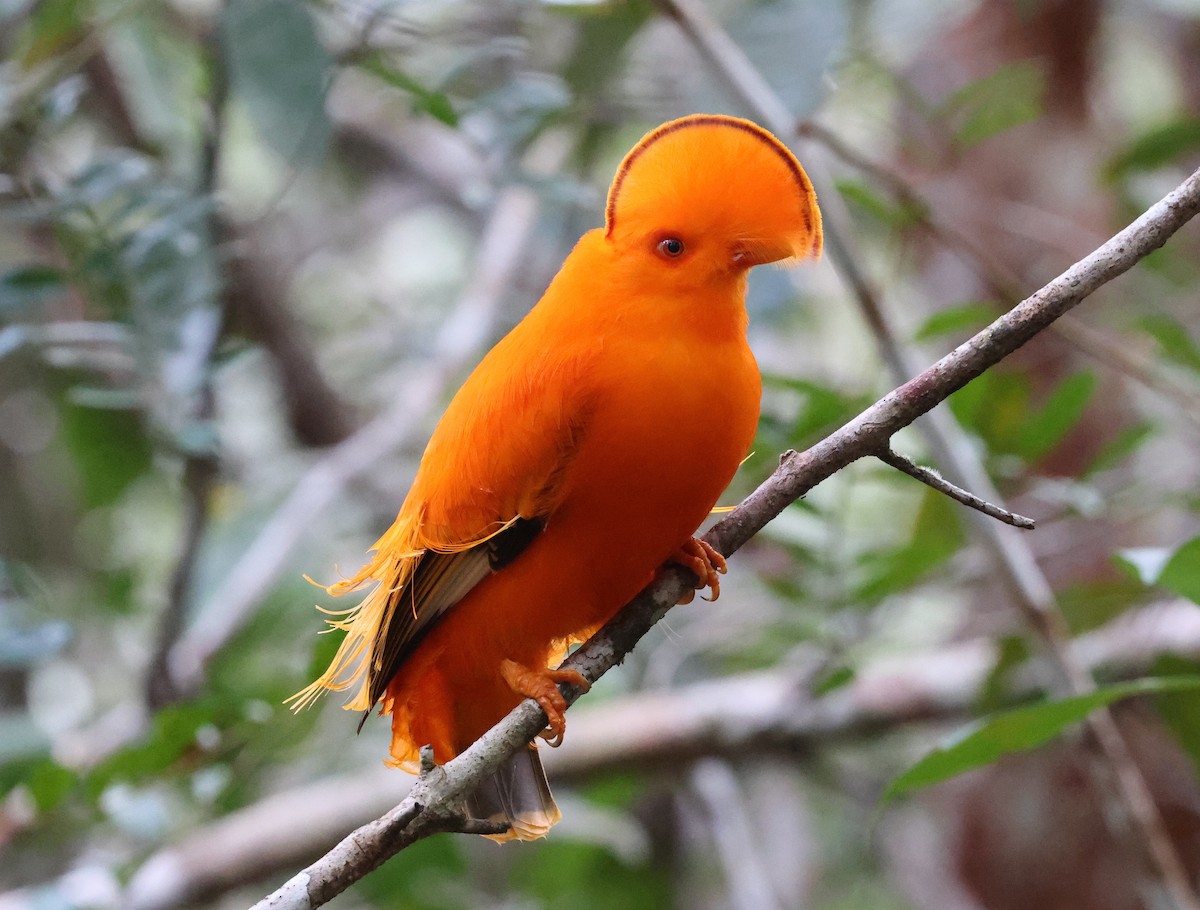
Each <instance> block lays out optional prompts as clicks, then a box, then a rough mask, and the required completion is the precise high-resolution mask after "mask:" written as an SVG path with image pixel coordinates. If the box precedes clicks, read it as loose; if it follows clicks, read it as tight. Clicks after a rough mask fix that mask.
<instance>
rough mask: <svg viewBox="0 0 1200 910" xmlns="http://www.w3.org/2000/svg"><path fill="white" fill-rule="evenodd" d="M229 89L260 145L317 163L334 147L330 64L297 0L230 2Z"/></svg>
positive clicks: (224, 25)
mask: <svg viewBox="0 0 1200 910" xmlns="http://www.w3.org/2000/svg"><path fill="white" fill-rule="evenodd" d="M220 38H221V47H222V50H223V52H224V55H225V60H226V63H227V65H228V67H229V77H230V79H229V81H230V88H231V91H232V93H233V95H234V96H235V97H237V98H238V99H239V100H240V101H241V102H242V103H243V104H245V106H246V109H247V111H248V112H249V114H250V120H251V122H253V124H254V127H255V129H256V130H257V131H258V133H259V135H260V136H261V137H262V138H263V140H264V141H265V142H266V143H267V144H268V145H270V146H271V147H272V148H273V149H275V151H277V152H279V154H281V155H283V156H284V157H285V158H286V159H287V160H288V161H291V162H295V163H300V164H316V163H318V162H319V161H320V160H321V158H322V157H323V156H324V154H325V150H326V148H327V147H328V144H329V137H330V132H331V130H330V125H329V118H328V116H327V115H326V113H325V89H326V85H327V81H328V78H329V72H330V69H331V63H332V61H331V60H330V57H329V54H328V52H327V51H326V50H325V48H324V47H322V45H321V43H320V42H319V41H318V40H317V31H316V27H315V25H314V23H313V20H312V16H311V15H310V14H309V11H308V8H307V7H306V6H305V4H303V3H297V2H295V0H233V2H231V3H230V4H229V6H228V7H226V8H225V11H224V12H223V13H222V14H221V21H220Z"/></svg>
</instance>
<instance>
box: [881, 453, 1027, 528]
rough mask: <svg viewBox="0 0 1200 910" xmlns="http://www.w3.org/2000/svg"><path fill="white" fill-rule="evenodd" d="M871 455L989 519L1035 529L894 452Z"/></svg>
mask: <svg viewBox="0 0 1200 910" xmlns="http://www.w3.org/2000/svg"><path fill="white" fill-rule="evenodd" d="M872 454H873V455H874V456H875V457H876V458H878V459H879V460H880V461H882V462H883V463H884V464H886V465H891V466H892V467H893V468H895V469H896V470H897V471H901V472H903V473H905V474H907V475H908V476H909V477H913V478H916V479H917V480H919V481H921V483H923V484H925V485H926V486H927V487H930V488H931V489H934V490H937V491H938V492H939V493H944V494H946V495H947V496H949V497H950V498H951V499H953V500H954V501H955V502H961V503H962V504H963V505H964V506H968V507H969V508H972V509H975V510H976V511H979V512H982V513H983V514H984V515H987V516H988V517H990V518H995V519H997V520H998V521H1002V522H1004V523H1005V524H1009V525H1012V526H1013V527H1014V528H1022V529H1024V530H1026V531H1032V530H1033V529H1034V527H1035V524H1034V521H1033V519H1032V518H1026V517H1025V516H1024V515H1018V514H1016V513H1015V512H1010V511H1008V509H1002V508H1000V506H995V505H992V504H991V503H990V502H988V501H987V500H985V499H980V498H979V497H978V496H976V495H975V494H974V493H969V492H967V491H966V490H964V489H963V488H962V487H958V486H955V485H954V484H952V483H951V482H950V481H948V480H947V479H946V478H945V477H943V476H942V475H941V474H939V473H938V472H937V471H933V470H930V469H929V468H923V467H921V466H920V465H919V464H917V463H915V462H913V461H910V460H909V459H907V458H905V457H904V456H903V455H900V454H898V453H896V452H894V451H893V450H892V449H891V448H886V449H880V450H879V451H878V452H873V453H872Z"/></svg>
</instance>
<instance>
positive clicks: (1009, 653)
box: [975, 635, 1029, 712]
mask: <svg viewBox="0 0 1200 910" xmlns="http://www.w3.org/2000/svg"><path fill="white" fill-rule="evenodd" d="M1028 659H1029V643H1028V642H1027V641H1026V640H1025V639H1024V638H1022V637H1021V636H1019V635H1005V636H1004V637H1003V638H1001V639H1000V653H999V654H997V655H996V663H995V664H994V665H993V666H992V669H991V672H990V673H988V675H987V679H985V680H984V681H983V686H982V688H981V689H980V692H979V698H978V699H977V701H976V703H975V707H976V710H978V711H980V712H985V711H995V710H996V709H997V708H998V707H999V706H1000V705H1001V704H1003V703H1004V702H1006V701H1007V702H1011V700H1012V699H1011V696H1010V694H1009V683H1010V682H1011V679H1012V675H1013V671H1014V670H1016V669H1017V668H1018V667H1020V666H1022V665H1024V663H1025V661H1027V660H1028Z"/></svg>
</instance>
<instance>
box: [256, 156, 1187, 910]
mask: <svg viewBox="0 0 1200 910" xmlns="http://www.w3.org/2000/svg"><path fill="white" fill-rule="evenodd" d="M1197 212H1200V171H1197V172H1196V173H1194V174H1192V176H1191V177H1189V178H1188V179H1187V180H1186V181H1184V183H1183V184H1181V185H1180V186H1179V187H1177V188H1176V189H1175V190H1173V191H1172V192H1171V193H1169V194H1168V195H1167V196H1166V197H1164V198H1163V199H1162V200H1160V201H1159V202H1157V203H1155V204H1154V205H1153V206H1151V207H1150V209H1149V210H1147V211H1146V212H1145V213H1144V214H1143V215H1141V216H1140V217H1139V218H1138V219H1137V220H1136V221H1134V222H1133V223H1132V224H1131V225H1129V226H1128V227H1127V228H1125V229H1124V230H1123V231H1121V232H1120V233H1118V234H1117V235H1116V236H1114V237H1113V238H1112V239H1110V240H1109V241H1108V242H1107V243H1105V244H1103V245H1102V246H1101V247H1100V248H1099V249H1097V250H1096V251H1094V252H1093V253H1092V254H1091V255H1089V256H1087V257H1086V258H1084V259H1082V260H1081V261H1079V262H1077V263H1076V264H1075V265H1073V266H1071V267H1070V268H1069V269H1067V270H1066V271H1065V272H1063V274H1061V275H1060V276H1058V277H1057V278H1055V279H1054V280H1053V281H1051V282H1050V283H1049V284H1047V285H1046V286H1045V287H1043V288H1042V289H1041V290H1039V291H1038V292H1037V293H1035V294H1033V295H1032V296H1030V297H1028V298H1026V299H1025V300H1023V301H1022V302H1021V303H1020V304H1018V305H1017V306H1015V307H1014V308H1013V309H1012V310H1010V311H1009V312H1008V313H1006V314H1005V315H1004V316H1002V317H1001V318H1000V319H997V320H996V321H995V322H994V323H992V324H991V325H990V326H988V327H987V328H986V329H984V330H983V331H982V332H980V333H979V334H977V335H976V336H975V337H973V338H971V339H970V340H969V341H966V342H964V343H963V344H961V345H959V347H958V348H956V349H955V350H954V351H952V352H951V353H949V354H947V355H946V356H945V357H943V358H942V359H941V360H939V361H938V362H937V363H935V364H934V365H933V366H931V367H929V368H928V369H927V370H925V371H924V372H922V373H920V374H919V375H917V376H915V377H914V378H912V379H910V380H909V381H908V382H906V383H904V384H903V385H902V386H900V387H899V388H897V389H895V390H894V391H892V392H891V393H889V394H888V395H886V396H885V397H884V398H882V399H880V400H879V401H878V402H876V403H875V404H874V405H872V406H871V407H870V408H868V409H867V410H865V411H863V412H862V413H861V414H859V415H858V417H856V418H854V419H853V420H851V421H850V422H849V423H847V424H846V425H845V426H843V427H842V428H841V429H839V430H837V431H835V432H834V433H832V434H831V435H829V436H828V437H826V438H825V439H823V440H822V441H821V442H819V443H817V444H816V445H815V446H813V447H812V448H810V449H808V450H807V451H806V452H803V453H799V454H792V455H790V456H789V457H785V458H784V459H783V460H782V463H781V464H780V466H779V468H778V469H777V470H776V471H775V472H774V473H773V474H772V475H771V477H770V478H768V480H767V481H766V482H764V483H763V484H762V485H761V486H760V487H759V488H758V489H757V490H755V491H754V493H752V494H751V495H750V496H749V497H747V499H746V500H745V501H744V502H743V503H742V504H741V505H740V506H739V507H738V508H737V509H735V510H734V511H733V512H731V513H730V514H729V515H728V516H726V517H725V518H724V519H723V520H722V521H721V522H719V523H718V524H717V525H715V526H714V527H713V528H712V530H711V531H709V533H708V534H707V535H705V539H706V540H707V541H708V542H709V543H710V544H712V545H713V546H714V547H716V548H717V549H718V550H719V551H720V552H722V553H725V554H727V555H728V554H730V553H732V552H734V551H735V550H737V549H738V548H739V547H741V546H742V545H743V544H744V543H746V541H748V540H749V539H750V538H751V537H753V536H754V535H755V534H756V533H757V532H758V531H760V530H761V529H762V528H763V527H764V526H765V525H766V524H767V523H768V522H769V521H771V519H773V518H774V517H775V516H777V515H778V514H779V513H780V512H782V511H783V510H784V509H785V508H787V506H788V505H790V504H791V503H792V502H794V501H796V500H797V499H799V498H800V497H801V496H803V495H804V494H805V493H807V492H808V491H809V490H811V489H812V488H813V487H814V486H816V485H817V484H818V483H820V482H821V481H822V480H825V479H826V478H828V477H830V476H832V475H833V474H835V473H836V472H837V471H839V470H841V469H842V468H844V467H845V466H846V465H848V464H850V463H851V462H853V461H856V460H858V459H859V458H862V457H864V456H867V455H871V454H873V453H874V452H876V451H878V450H879V449H880V448H882V447H884V446H886V445H888V442H889V440H890V439H891V437H892V436H893V435H894V434H895V433H896V432H897V431H898V430H900V429H901V428H903V427H905V426H908V425H909V424H911V423H912V422H913V421H914V420H916V419H917V418H918V417H919V416H921V415H922V414H925V413H926V412H928V411H930V410H931V409H932V408H934V407H935V406H936V405H937V404H939V403H941V402H942V401H944V400H945V399H946V398H947V397H949V396H950V395H951V394H952V393H953V392H955V391H957V390H958V389H960V388H962V387H963V386H964V385H966V384H967V383H968V382H970V381H971V380H972V379H974V378H975V377H976V376H978V375H979V374H980V373H982V372H983V371H984V370H986V369H988V368H989V367H991V366H993V365H995V364H996V363H999V362H1000V361H1001V360H1002V359H1003V358H1005V357H1006V356H1008V355H1009V354H1011V353H1012V352H1013V351H1015V350H1016V349H1017V348H1019V347H1020V346H1021V345H1023V344H1024V343H1025V342H1026V341H1028V340H1029V339H1030V338H1032V337H1034V336H1035V335H1036V334H1037V333H1038V332H1040V331H1042V330H1044V329H1045V328H1046V327H1048V326H1049V325H1050V324H1051V323H1053V322H1054V320H1056V319H1057V318H1059V317H1060V316H1061V315H1062V314H1063V313H1065V312H1067V311H1068V310H1070V309H1071V308H1072V307H1074V306H1076V305H1078V304H1079V303H1080V302H1081V301H1082V300H1083V299H1084V298H1085V297H1087V295H1088V294H1090V293H1092V292H1093V291H1095V290H1096V289H1097V288H1100V287H1102V286H1103V285H1104V284H1106V283H1107V282H1109V281H1112V280H1113V279H1114V278H1116V277H1118V276H1119V275H1121V274H1123V273H1124V272H1126V271H1128V270H1129V269H1130V268H1132V267H1133V266H1134V265H1135V264H1136V263H1137V262H1138V261H1140V260H1141V259H1142V258H1143V257H1145V256H1146V255H1148V254H1149V253H1150V252H1152V251H1153V250H1156V249H1158V248H1159V247H1160V246H1162V245H1163V244H1164V243H1165V242H1166V241H1167V239H1168V238H1169V237H1170V236H1171V235H1172V234H1174V233H1175V231H1177V230H1178V229H1179V228H1180V227H1182V226H1183V225H1184V224H1185V223H1186V222H1187V221H1188V220H1189V219H1191V218H1192V217H1193V216H1195V215H1196V213H1197ZM690 589H691V581H690V577H689V576H688V573H686V572H685V570H683V569H682V568H679V567H667V568H665V569H664V570H663V571H662V572H661V573H660V576H659V578H658V579H657V580H656V581H655V582H654V583H653V584H652V585H650V587H648V588H647V589H646V590H645V591H643V592H642V593H641V594H640V595H639V596H638V597H637V598H635V599H634V600H633V601H632V602H631V603H630V604H628V605H627V606H626V607H625V608H624V609H622V610H621V611H620V612H619V613H618V614H617V615H616V616H615V617H614V618H613V619H612V620H611V621H610V622H609V623H607V624H606V625H605V626H604V628H602V629H601V630H600V631H599V632H597V633H596V634H595V635H594V636H592V638H591V639H590V640H589V641H588V642H587V643H586V644H585V645H584V646H583V647H582V648H580V649H579V650H578V651H577V652H575V653H574V654H573V655H571V657H569V658H568V659H567V660H566V661H565V663H564V666H565V667H570V668H573V669H575V670H578V671H580V672H581V673H582V674H583V676H584V677H585V678H586V679H588V680H589V681H591V682H594V681H595V680H597V679H598V678H599V677H600V676H602V675H603V674H604V673H605V672H606V671H608V670H609V669H611V668H612V667H613V666H615V665H616V664H617V663H620V662H621V660H623V659H624V657H625V655H626V654H628V653H629V651H630V650H631V649H632V648H633V646H634V645H635V644H636V643H637V641H638V640H639V639H640V638H641V637H642V636H643V635H645V634H646V632H647V631H649V629H650V628H651V627H652V626H653V625H654V624H655V623H656V622H657V621H658V620H659V619H661V618H662V617H663V616H664V615H665V614H666V612H667V611H668V610H669V609H670V608H671V607H672V606H673V605H674V604H675V603H676V602H678V601H679V599H680V598H681V597H682V596H683V595H684V594H685V592H686V591H688V590H690ZM563 694H564V696H565V698H566V699H567V701H568V703H570V702H573V701H574V700H575V697H576V696H575V692H574V691H573V690H572V689H571V688H570V687H567V689H566V690H565V691H564V693H563ZM544 725H545V715H544V714H543V713H542V711H541V709H540V708H538V707H537V705H536V704H535V703H534V702H532V701H528V700H527V701H525V702H522V703H521V704H520V705H519V706H517V708H515V709H514V710H513V712H512V713H511V714H509V716H508V717H506V718H505V719H504V720H503V721H501V722H500V723H499V724H497V725H496V726H495V727H493V728H492V729H491V730H490V731H488V732H487V733H486V734H484V736H483V737H481V738H480V739H479V740H478V741H477V742H476V743H475V744H474V745H472V746H471V747H470V748H469V749H467V750H466V751H465V752H463V753H462V754H461V755H460V756H458V757H457V758H456V759H454V760H453V761H451V762H448V763H447V764H446V765H444V766H442V771H443V772H444V777H442V778H441V779H440V780H438V781H437V782H434V783H427V782H426V781H424V780H418V782H417V783H416V785H414V787H413V791H412V793H410V795H409V797H408V799H406V800H405V801H404V802H403V803H401V804H400V805H399V806H397V808H396V809H395V810H394V811H393V812H391V813H389V814H388V815H387V816H385V817H384V818H382V819H379V820H378V821H376V822H372V823H370V824H368V825H364V826H363V827H362V828H360V829H358V831H356V832H354V834H352V835H350V837H348V838H346V839H345V840H344V841H342V842H341V843H340V844H339V845H338V846H337V847H335V848H334V849H333V850H332V851H330V852H329V853H328V854H326V856H325V857H323V858H322V859H320V860H318V861H317V862H316V863H314V864H312V865H311V866H309V867H308V868H307V869H305V870H304V871H302V872H301V873H299V875H297V876H296V877H294V878H293V879H291V880H290V881H289V882H288V883H287V884H285V885H284V886H283V888H281V889H280V890H279V891H278V892H276V893H274V894H272V895H270V896H269V897H267V898H264V900H263V901H262V902H260V903H259V904H258V905H256V908H258V910H265V908H273V910H282V908H295V910H301V908H303V910H310V908H312V907H318V906H321V905H322V904H323V903H325V902H326V901H328V900H329V899H330V898H332V897H333V896H334V895H336V894H338V893H340V892H341V891H342V890H344V888H346V887H347V886H348V885H349V884H350V883H351V882H353V881H355V880H357V879H358V878H361V877H362V876H363V875H365V874H366V873H367V872H369V871H371V870H372V869H374V868H376V867H377V866H378V865H379V864H380V863H382V862H383V861H384V860H386V859H387V858H388V857H390V856H392V855H394V854H395V853H396V852H398V851H399V850H401V849H403V847H404V846H406V845H407V844H408V843H412V842H413V841H414V840H416V839H418V838H419V837H423V836H425V834H427V833H429V831H430V829H431V826H432V825H433V824H434V819H433V818H432V816H431V812H430V808H431V807H438V806H445V805H450V804H453V802H455V801H456V800H458V799H461V798H462V796H463V795H464V794H466V793H467V792H469V791H470V790H471V789H472V788H473V787H474V786H476V785H477V784H478V783H479V782H480V781H481V780H483V779H484V778H485V777H486V776H488V775H489V774H491V773H492V772H493V771H494V770H496V769H497V768H498V767H499V766H500V764H501V763H502V762H503V761H504V759H505V758H506V757H507V756H508V755H510V754H512V753H513V752H515V751H516V750H517V749H518V748H522V747H523V746H524V744H525V743H527V742H529V741H530V740H532V739H533V737H534V736H535V735H537V733H538V731H539V730H541V729H542V727H543V726H544ZM414 803H416V804H419V805H420V806H422V807H424V808H423V809H422V810H421V811H419V812H418V813H417V814H416V815H415V816H413V817H412V820H411V822H409V824H408V825H407V826H402V825H397V824H396V822H395V819H396V817H397V816H399V815H405V814H406V813H408V812H410V811H411V806H412V804H414ZM285 898H286V899H285Z"/></svg>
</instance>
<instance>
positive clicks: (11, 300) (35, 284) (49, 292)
mask: <svg viewBox="0 0 1200 910" xmlns="http://www.w3.org/2000/svg"><path fill="white" fill-rule="evenodd" d="M65 288H66V276H65V275H64V274H63V272H62V270H61V269H57V268H55V267H54V266H51V265H25V266H18V267H17V268H15V269H9V270H8V271H7V272H4V273H3V274H0V317H2V316H4V315H5V313H6V311H12V310H24V309H26V308H28V307H33V306H37V305H38V304H40V303H43V302H44V301H46V300H50V299H52V298H54V297H57V296H58V295H59V294H61V293H62V292H63V290H64V289H65Z"/></svg>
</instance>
